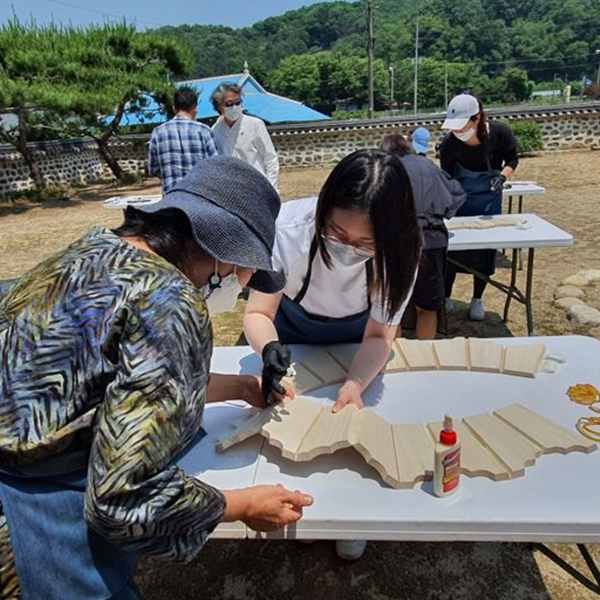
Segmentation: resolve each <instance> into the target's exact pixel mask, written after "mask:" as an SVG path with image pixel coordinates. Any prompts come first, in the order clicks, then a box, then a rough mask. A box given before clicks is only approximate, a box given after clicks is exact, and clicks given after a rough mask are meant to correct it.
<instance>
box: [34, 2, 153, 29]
mask: <svg viewBox="0 0 600 600" xmlns="http://www.w3.org/2000/svg"><path fill="white" fill-rule="evenodd" d="M46 2H51V3H52V4H60V5H61V6H67V7H69V8H77V9H79V10H85V11H87V12H91V13H95V14H97V15H102V16H104V17H110V18H112V19H119V20H123V19H125V20H127V19H126V15H116V14H114V13H107V12H104V11H101V10H96V9H94V8H89V7H87V6H80V5H78V4H71V3H70V2H62V0H46ZM132 20H133V22H134V23H145V24H146V25H152V26H154V27H163V25H161V24H160V23H154V22H153V21H145V20H143V19H138V18H137V17H134V18H133V19H132Z"/></svg>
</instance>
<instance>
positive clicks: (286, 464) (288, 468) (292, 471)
mask: <svg viewBox="0 0 600 600" xmlns="http://www.w3.org/2000/svg"><path fill="white" fill-rule="evenodd" d="M261 454H262V455H263V456H264V457H265V459H266V461H267V462H268V463H271V464H274V465H276V466H277V468H278V469H279V471H280V472H281V473H282V474H284V475H289V476H291V477H298V478H302V477H306V476H307V475H313V474H315V473H323V474H326V473H330V472H331V471H335V470H338V469H348V470H350V471H353V472H355V473H358V474H359V475H360V476H361V477H362V479H367V480H369V481H374V482H375V483H377V485H382V483H381V477H380V476H379V474H378V473H377V471H375V469H374V468H373V467H371V466H369V465H368V464H367V463H366V462H365V459H364V458H363V457H362V456H361V455H360V454H359V453H358V452H357V451H356V450H354V449H353V448H345V449H343V450H338V451H337V452H334V453H333V454H324V455H321V456H317V457H316V458H313V459H312V460H310V461H306V462H295V461H293V460H289V459H287V458H284V457H283V456H281V451H280V450H279V449H278V448H275V447H274V446H271V445H269V444H265V445H263V449H262V452H261ZM383 485H385V484H383Z"/></svg>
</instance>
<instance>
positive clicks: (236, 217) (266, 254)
mask: <svg viewBox="0 0 600 600" xmlns="http://www.w3.org/2000/svg"><path fill="white" fill-rule="evenodd" d="M136 208H137V209H138V210H140V211H142V212H146V213H157V212H159V211H161V210H167V209H174V208H175V209H178V210H181V211H183V212H184V213H185V214H186V216H187V218H188V219H189V221H190V224H191V226H192V233H193V235H194V240H195V241H196V243H197V244H198V246H200V247H201V248H202V249H203V250H205V251H206V252H207V253H208V254H210V255H211V256H213V257H214V258H216V259H217V260H218V261H219V262H221V263H225V264H231V265H235V266H237V267H247V268H249V269H256V271H257V272H256V273H255V274H254V275H253V276H252V278H251V279H250V282H249V284H248V286H249V287H251V288H253V289H256V290H258V291H260V292H265V293H267V294H271V293H275V292H279V291H281V290H282V289H283V288H284V286H285V275H284V273H283V272H278V271H275V269H274V268H273V263H272V252H273V244H274V242H275V220H276V219H277V215H278V214H279V209H280V208H281V200H280V199H279V195H278V194H277V192H276V191H275V188H274V187H273V186H272V185H271V184H270V183H269V180H268V179H267V178H266V177H265V176H264V175H262V173H260V172H259V171H257V170H256V169H255V168H254V167H251V166H250V165H249V164H247V163H245V162H243V161H241V160H239V159H238V158H233V157H231V156H213V157H211V158H206V159H203V160H201V161H200V162H198V163H197V164H196V165H194V167H193V168H192V170H191V171H190V172H189V173H188V174H187V175H186V176H185V177H184V178H183V179H181V180H180V181H178V182H177V183H176V184H175V185H174V186H173V187H172V188H171V189H170V190H169V192H168V193H166V194H165V195H164V196H163V198H162V199H161V200H160V201H159V202H156V203H154V204H146V205H140V206H138V207H136Z"/></svg>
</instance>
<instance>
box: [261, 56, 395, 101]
mask: <svg viewBox="0 0 600 600" xmlns="http://www.w3.org/2000/svg"><path fill="white" fill-rule="evenodd" d="M367 82H368V75H367V59H366V58H362V57H357V56H346V55H345V54H342V53H340V52H329V51H328V52H313V53H307V54H301V55H297V56H290V57H288V58H286V59H285V60H283V61H281V63H280V65H279V67H278V68H277V69H275V70H274V71H272V72H271V74H270V76H269V80H268V86H269V89H270V90H271V91H273V92H275V93H277V94H281V95H284V96H289V97H290V98H294V99H295V100H300V101H301V102H304V103H305V104H308V105H310V106H313V107H314V108H316V109H318V110H322V111H326V112H331V111H333V110H334V109H335V105H336V102H337V101H339V100H348V99H350V100H353V101H355V102H357V103H358V104H362V103H364V102H366V101H367V95H368V83H367ZM388 85H389V83H388V75H387V69H386V67H385V64H384V62H383V61H382V60H376V61H375V64H374V91H375V100H376V103H381V102H383V101H385V100H386V99H387V94H388V92H387V90H388Z"/></svg>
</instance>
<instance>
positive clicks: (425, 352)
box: [396, 338, 437, 371]
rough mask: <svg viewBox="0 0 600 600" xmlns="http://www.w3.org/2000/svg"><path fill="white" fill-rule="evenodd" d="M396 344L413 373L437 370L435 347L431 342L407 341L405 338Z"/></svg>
mask: <svg viewBox="0 0 600 600" xmlns="http://www.w3.org/2000/svg"><path fill="white" fill-rule="evenodd" d="M396 342H397V343H398V347H399V348H400V350H401V352H402V354H403V356H404V360H405V362H406V364H407V365H408V366H409V368H410V370H411V371H426V370H429V369H436V368H437V363H436V360H435V356H434V354H433V347H432V345H431V343H430V342H422V341H419V340H405V339H403V338H400V339H398V340H396Z"/></svg>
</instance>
